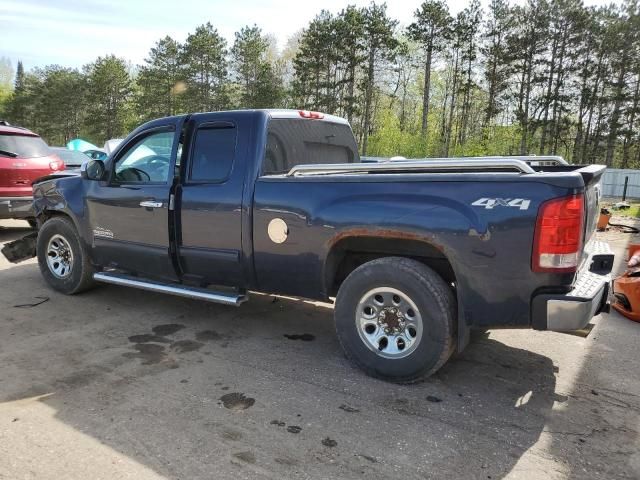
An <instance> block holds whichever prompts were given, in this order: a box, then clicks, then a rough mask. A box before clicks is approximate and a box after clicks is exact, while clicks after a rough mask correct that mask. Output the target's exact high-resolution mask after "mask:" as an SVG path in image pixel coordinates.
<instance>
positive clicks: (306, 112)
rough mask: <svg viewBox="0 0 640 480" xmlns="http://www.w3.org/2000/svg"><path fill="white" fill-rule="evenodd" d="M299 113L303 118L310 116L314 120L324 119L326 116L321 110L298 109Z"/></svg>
mask: <svg viewBox="0 0 640 480" xmlns="http://www.w3.org/2000/svg"><path fill="white" fill-rule="evenodd" d="M298 113H299V114H300V116H301V117H302V118H310V119H312V120H322V119H323V118H324V113H320V112H310V111H309V110H298Z"/></svg>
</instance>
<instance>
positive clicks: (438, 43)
mask: <svg viewBox="0 0 640 480" xmlns="http://www.w3.org/2000/svg"><path fill="white" fill-rule="evenodd" d="M414 17H415V21H414V22H413V23H412V24H411V25H409V27H408V29H407V31H408V35H409V38H411V39H412V40H414V41H416V42H418V43H420V45H422V48H423V50H424V89H423V94H422V134H423V135H424V136H425V137H426V135H427V131H428V122H429V90H430V87H431V65H432V63H433V55H434V53H438V52H440V51H442V49H443V48H444V46H445V42H446V41H447V39H448V37H449V36H450V29H451V23H452V18H451V15H449V7H447V4H446V3H445V2H444V1H443V0H427V1H425V2H424V3H423V4H422V5H421V6H420V8H419V9H418V10H416V12H415V13H414Z"/></svg>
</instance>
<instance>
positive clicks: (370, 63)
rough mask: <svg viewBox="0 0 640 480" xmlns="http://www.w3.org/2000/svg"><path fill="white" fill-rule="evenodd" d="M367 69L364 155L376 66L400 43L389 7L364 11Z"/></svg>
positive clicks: (386, 58) (363, 122)
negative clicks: (388, 12) (390, 16)
mask: <svg viewBox="0 0 640 480" xmlns="http://www.w3.org/2000/svg"><path fill="white" fill-rule="evenodd" d="M363 17H364V33H365V52H366V55H367V69H366V72H365V76H364V82H363V90H364V118H363V121H362V125H363V127H362V154H363V155H366V154H367V142H368V138H369V135H370V134H371V133H372V132H371V124H372V113H373V112H372V108H373V102H374V92H375V89H376V66H377V65H380V64H381V63H384V62H386V61H388V60H389V59H390V58H392V56H393V54H394V50H395V49H396V47H397V46H398V41H397V39H396V38H395V36H394V30H395V28H396V26H397V24H398V22H397V21H396V20H393V19H391V18H389V17H388V16H387V5H386V4H384V3H383V4H381V5H378V4H376V3H371V5H369V6H368V7H367V8H365V9H364V11H363Z"/></svg>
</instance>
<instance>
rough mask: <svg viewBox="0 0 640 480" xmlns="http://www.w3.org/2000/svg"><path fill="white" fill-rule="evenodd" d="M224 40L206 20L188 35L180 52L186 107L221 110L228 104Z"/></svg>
mask: <svg viewBox="0 0 640 480" xmlns="http://www.w3.org/2000/svg"><path fill="white" fill-rule="evenodd" d="M226 55H227V50H226V41H225V39H224V38H222V37H221V36H220V34H219V33H218V31H217V30H216V29H215V28H214V27H213V25H211V23H209V22H207V23H206V24H204V25H200V26H199V27H197V28H196V31H195V33H192V34H190V35H189V36H188V37H187V41H186V43H185V45H184V48H183V50H182V55H181V56H180V62H181V64H182V66H183V69H184V70H183V71H184V77H185V79H186V87H187V89H186V91H185V94H184V95H185V102H186V109H187V110H189V111H191V112H206V111H216V110H223V109H224V108H225V107H226V106H227V105H228V91H227V89H226V82H227V59H226Z"/></svg>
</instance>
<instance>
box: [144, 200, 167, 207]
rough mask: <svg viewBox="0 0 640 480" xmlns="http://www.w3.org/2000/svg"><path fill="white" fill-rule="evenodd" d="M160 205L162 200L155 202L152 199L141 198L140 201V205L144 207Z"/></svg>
mask: <svg viewBox="0 0 640 480" xmlns="http://www.w3.org/2000/svg"><path fill="white" fill-rule="evenodd" d="M162 205H163V203H162V202H156V201H153V200H143V201H142V202H140V206H141V207H145V208H162Z"/></svg>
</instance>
